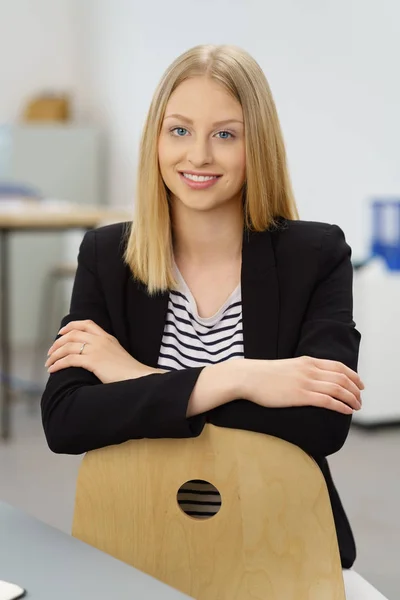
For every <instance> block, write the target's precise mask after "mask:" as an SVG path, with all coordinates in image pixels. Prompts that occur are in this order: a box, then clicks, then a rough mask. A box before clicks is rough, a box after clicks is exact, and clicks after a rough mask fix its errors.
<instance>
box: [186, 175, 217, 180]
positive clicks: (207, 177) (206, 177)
mask: <svg viewBox="0 0 400 600" xmlns="http://www.w3.org/2000/svg"><path fill="white" fill-rule="evenodd" d="M183 176H184V177H186V179H191V180H192V181H210V180H211V179H217V176H216V175H190V174H189V173H183Z"/></svg>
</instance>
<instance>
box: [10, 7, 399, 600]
mask: <svg viewBox="0 0 400 600" xmlns="http://www.w3.org/2000/svg"><path fill="white" fill-rule="evenodd" d="M202 43H217V44H220V43H231V44H236V45H239V46H242V47H243V48H245V49H246V50H247V51H249V52H250V53H251V54H252V55H253V56H254V58H255V59H256V60H257V61H258V62H259V63H260V65H261V67H262V68H263V69H264V71H265V73H266V76H267V79H268V81H269V83H270V86H271V89H272V92H273V95H274V98H275V101H276V104H277V108H278V113H279V116H280V119H281V124H282V129H283V133H284V138H285V141H286V146H287V152H288V158H289V165H290V170H291V175H292V180H293V187H294V191H295V195H296V199H297V202H298V206H299V210H300V215H301V218H302V219H307V220H313V221H326V222H329V223H336V224H338V225H339V226H340V227H341V228H342V229H343V230H344V231H345V234H346V237H347V241H348V242H349V244H350V245H351V246H352V249H353V263H354V267H355V272H354V317H355V321H356V323H357V327H358V329H359V330H360V331H361V333H362V334H363V340H362V347H361V353H360V365H359V367H360V369H359V370H360V373H361V375H362V378H363V380H364V381H365V383H366V390H365V394H364V398H363V400H364V408H363V410H362V411H361V413H360V414H359V415H357V417H356V419H355V421H354V425H353V427H352V429H351V432H350V436H349V438H348V441H347V442H346V445H345V446H344V448H343V449H342V450H341V451H340V452H339V453H338V454H337V455H335V456H333V457H331V458H330V465H331V468H332V470H333V475H334V479H335V481H336V484H337V487H338V489H339V493H340V495H341V497H342V500H343V503H344V506H345V508H346V510H347V513H348V516H349V518H350V522H351V524H352V527H353V530H354V533H355V536H356V541H357V545H358V559H357V562H356V564H355V568H356V570H357V571H358V572H360V573H361V574H362V575H363V576H364V577H365V578H366V579H368V580H369V581H370V582H371V583H372V584H373V585H375V586H376V587H377V588H378V589H379V590H380V591H381V592H382V593H384V594H386V595H387V596H388V597H389V598H396V597H398V594H399V592H400V574H399V570H398V559H399V557H400V518H399V509H398V507H399V505H400V481H399V473H400V469H399V463H400V430H399V427H398V426H399V423H400V398H399V391H398V390H399V376H398V362H399V356H400V353H399V343H398V340H399V339H400V309H399V306H400V169H399V139H400V113H399V105H400V79H399V77H398V75H396V73H398V72H399V62H400V60H399V57H400V5H399V3H398V2H397V1H396V0H381V1H380V2H379V3H378V2H376V1H373V0H337V1H336V2H332V1H328V0H280V2H279V3H278V2H272V1H271V0H203V1H202V2H201V3H200V2H194V1H193V0H192V1H190V0H185V1H183V0H170V1H169V2H167V3H166V2H162V1H161V0H150V1H148V2H139V1H138V0H0V230H1V235H2V242H1V244H0V253H1V254H0V259H1V269H3V270H4V269H5V270H6V272H7V271H8V274H9V278H8V279H9V280H8V281H6V282H4V281H3V280H1V281H2V283H1V289H2V290H3V292H4V285H5V283H6V284H7V294H8V296H7V297H8V310H7V314H6V315H4V313H3V318H2V328H3V330H2V332H1V333H2V335H3V338H4V333H6V334H7V339H8V341H9V351H10V360H11V366H10V369H11V374H10V372H9V369H8V368H7V361H6V362H5V363H4V361H3V363H2V372H1V377H2V385H3V388H4V385H8V384H9V385H10V389H11V424H10V425H11V427H10V431H9V432H8V434H7V435H6V436H4V435H3V437H7V436H8V439H7V440H3V441H0V500H5V501H7V502H10V503H11V504H14V505H15V506H19V507H21V508H23V509H25V510H27V511H28V512H30V513H31V514H33V515H35V516H37V517H39V518H40V519H42V520H44V521H46V522H48V523H50V524H52V525H54V526H56V527H58V528H60V529H63V530H65V531H70V527H71V519H72V509H73V501H74V487H75V477H76V473H77V468H78V465H79V461H80V458H79V457H66V456H54V455H52V454H51V453H50V451H49V450H48V449H47V448H46V445H45V442H44V439H43V435H42V431H41V425H40V418H39V408H38V407H39V398H40V393H41V390H42V389H43V385H44V382H45V379H46V372H45V369H44V367H43V365H44V361H45V352H46V351H47V348H48V346H49V345H50V342H51V340H52V338H53V337H54V336H55V335H56V332H57V326H58V324H59V321H60V319H61V317H62V316H63V315H64V314H65V313H66V312H67V310H68V301H69V295H70V292H71V284H72V280H73V274H74V269H75V263H76V254H77V250H78V247H79V243H80V240H81V239H82V235H83V232H84V230H85V229H87V228H90V227H91V226H96V225H97V224H102V223H103V222H109V221H110V220H113V219H114V220H123V218H120V219H118V215H119V214H121V215H122V217H123V215H124V214H125V215H128V216H127V217H126V218H129V215H130V213H131V210H132V207H133V204H134V188H135V178H136V173H135V169H136V163H137V158H138V146H139V139H140V133H141V129H142V125H143V122H144V119H145V115H146V111H147V108H148V106H149V103H150V100H151V97H152V94H153V92H154V89H155V87H156V85H157V83H158V80H159V79H160V77H161V75H162V73H163V71H164V69H165V68H166V67H167V66H168V65H169V64H170V63H171V62H172V60H173V59H174V58H175V57H176V56H177V55H179V54H180V53H182V52H183V51H185V50H186V49H188V48H189V47H191V46H194V45H197V44H202ZM26 198H29V199H30V200H31V204H29V207H28V209H27V208H26V207H27V204H26ZM71 203H73V204H71ZM71 206H72V208H71ZM85 210H86V211H89V213H90V214H89V213H86V212H85ZM111 210H114V213H113V215H114V216H111V217H110V216H109V215H108V213H107V211H111ZM71 211H72V213H73V215H74V218H73V217H71V214H72V213H71ZM79 211H80V212H79ZM90 211H91V212H90ZM96 211H97V212H96ZM117 213H118V214H117ZM21 214H24V215H25V221H24V222H23V223H22V221H21ZM77 214H80V215H83V216H82V219H81V221H79V223H78V222H77V221H76V218H75V216H76V215H77ZM60 215H64V216H63V217H61V216H60ZM84 216H85V218H84ZM18 219H19V220H18ZM41 219H44V221H43V223H41ZM52 219H53V221H52ZM54 219H55V221H56V226H55V225H54ZM74 219H75V220H74ZM85 219H86V220H85ZM52 223H53V225H51V224H52ZM4 240H6V241H4ZM2 297H3V300H4V295H3V296H2ZM3 338H2V348H3V352H4V351H6V352H7V348H5V346H4V343H5V342H4V339H3ZM4 349H5V350H4ZM3 392H4V390H3ZM3 433H4V431H3Z"/></svg>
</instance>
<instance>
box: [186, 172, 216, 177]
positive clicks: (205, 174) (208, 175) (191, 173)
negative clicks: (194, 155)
mask: <svg viewBox="0 0 400 600" xmlns="http://www.w3.org/2000/svg"><path fill="white" fill-rule="evenodd" d="M183 173H187V174H188V175H203V176H204V177H221V175H220V173H204V171H182V170H181V171H179V174H180V175H183Z"/></svg>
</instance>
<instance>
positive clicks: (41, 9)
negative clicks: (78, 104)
mask: <svg viewBox="0 0 400 600" xmlns="http://www.w3.org/2000/svg"><path fill="white" fill-rule="evenodd" d="M74 8H75V2H74V0H0V124H1V123H5V122H14V121H16V120H17V119H18V118H19V116H20V114H21V111H22V110H23V108H24V106H25V102H26V100H27V99H28V98H29V97H31V96H32V95H34V94H36V93H38V92H42V91H43V90H48V89H50V90H54V89H55V90H56V91H59V90H60V91H70V92H76V88H77V85H76V83H77V77H76V75H77V61H78V55H77V50H78V48H77V44H76V35H75V24H76V19H75V14H74Z"/></svg>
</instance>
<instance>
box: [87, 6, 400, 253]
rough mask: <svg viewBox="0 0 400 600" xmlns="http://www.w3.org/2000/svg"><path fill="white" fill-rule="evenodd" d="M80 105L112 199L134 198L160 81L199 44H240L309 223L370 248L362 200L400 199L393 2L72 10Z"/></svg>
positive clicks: (399, 45) (399, 96)
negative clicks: (267, 91)
mask: <svg viewBox="0 0 400 600" xmlns="http://www.w3.org/2000/svg"><path fill="white" fill-rule="evenodd" d="M77 2H78V3H79V9H78V12H79V16H80V18H79V23H80V28H81V44H82V45H81V49H82V59H83V60H82V61H81V62H80V69H81V71H80V78H81V84H82V86H83V88H85V96H84V101H83V108H84V110H86V111H87V112H88V113H92V114H94V115H95V116H96V118H97V119H99V120H100V121H101V122H103V123H105V124H107V126H108V127H109V131H110V133H111V143H112V147H111V172H110V193H111V201H112V202H115V203H118V204H121V203H124V204H126V203H128V202H130V201H131V198H132V197H133V192H134V178H135V172H134V171H135V164H136V158H137V147H138V143H139V138H140V130H141V127H142V123H143V120H144V116H145V113H146V110H147V107H148V103H149V101H150V98H151V95H152V92H153V91H154V88H155V86H156V84H157V81H158V79H159V77H160V76H161V74H162V72H163V70H164V69H165V68H166V67H167V65H168V64H169V63H170V62H171V61H172V60H173V59H174V58H175V56H176V55H178V54H179V53H181V52H182V51H184V50H185V49H187V48H189V47H191V46H193V45H195V44H198V43H207V42H212V43H234V44H237V45H241V46H243V47H244V48H246V49H247V50H248V51H249V52H250V53H252V54H253V55H254V57H255V58H256V59H257V60H258V61H259V63H260V64H261V66H262V67H263V69H264V70H265V72H266V75H267V77H268V79H269V81H270V84H271V87H272V91H273V93H274V96H275V99H276V102H277V106H278V111H279V114H280V117H281V121H282V127H283V130H284V135H285V139H286V144H287V149H288V155H289V161H290V166H291V172H292V178H293V183H294V188H295V192H296V196H297V200H298V204H299V208H300V211H301V216H302V217H303V218H305V219H312V220H323V221H329V222H336V223H338V224H339V225H341V226H342V227H343V228H344V229H345V231H346V234H347V237H348V240H349V242H350V243H351V245H352V246H353V249H354V256H355V257H360V258H361V257H362V256H363V255H364V252H365V251H366V250H367V239H368V237H367V235H368V218H369V212H368V209H367V203H368V200H369V198H370V197H371V196H374V195H376V194H387V193H393V194H395V193H398V192H399V188H400V171H399V168H398V158H397V157H398V140H399V134H400V131H399V130H400V116H399V110H398V106H399V105H400V103H399V100H400V80H399V78H398V77H397V71H398V59H397V57H398V56H399V55H400V35H399V33H400V31H399V23H400V7H399V4H398V3H397V0H382V1H381V2H379V3H378V2H374V1H372V0H351V1H349V0H337V1H336V2H330V1H328V0H302V2H298V1H297V0H281V1H280V2H279V3H278V2H275V1H273V0H236V1H235V0H203V2H201V4H199V3H198V2H195V1H194V0H192V1H190V0H170V1H169V2H161V0H159V1H153V2H138V1H132V0H86V2H84V3H83V2H79V0H77Z"/></svg>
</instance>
